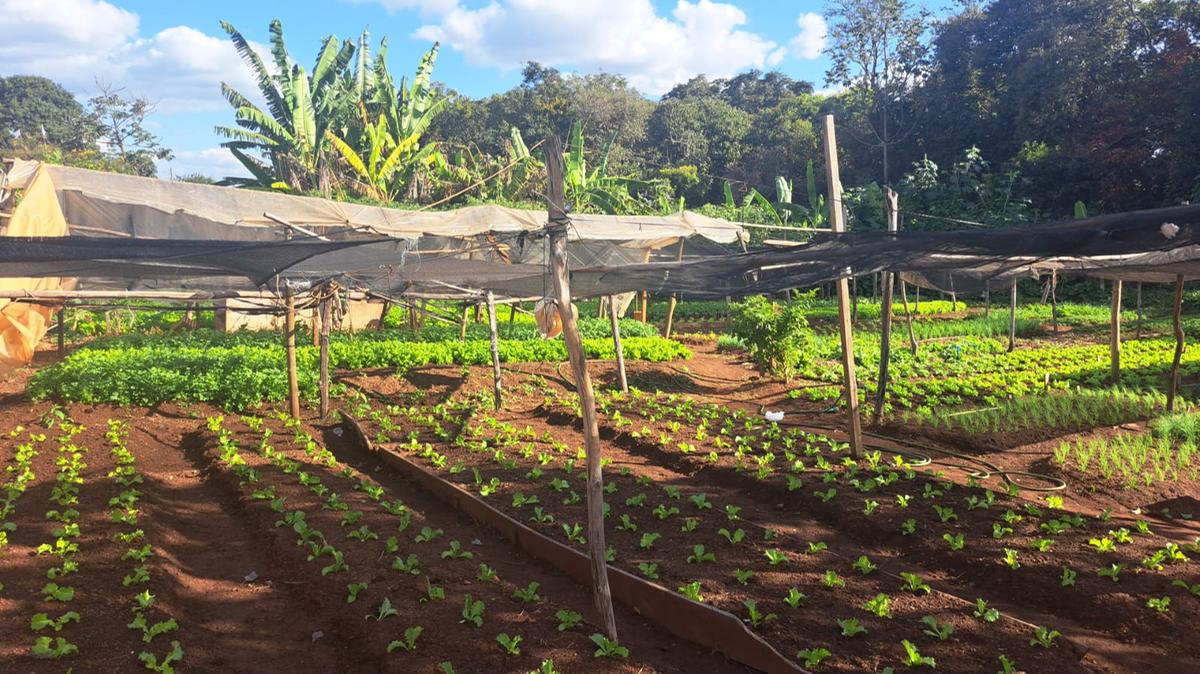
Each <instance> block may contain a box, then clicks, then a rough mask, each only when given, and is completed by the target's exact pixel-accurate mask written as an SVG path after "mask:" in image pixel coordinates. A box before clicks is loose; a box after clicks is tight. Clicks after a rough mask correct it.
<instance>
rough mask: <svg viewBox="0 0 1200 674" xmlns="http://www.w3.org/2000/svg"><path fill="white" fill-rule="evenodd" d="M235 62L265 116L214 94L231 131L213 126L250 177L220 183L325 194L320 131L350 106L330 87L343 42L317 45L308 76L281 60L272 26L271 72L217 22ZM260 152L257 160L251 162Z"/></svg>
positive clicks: (242, 101)
mask: <svg viewBox="0 0 1200 674" xmlns="http://www.w3.org/2000/svg"><path fill="white" fill-rule="evenodd" d="M221 27H222V28H223V29H224V30H225V32H226V33H227V34H228V35H229V38H230V40H231V41H232V42H233V44H234V46H235V47H236V48H237V51H238V53H239V54H240V55H241V57H242V60H243V61H245V62H246V64H247V66H249V68H250V70H251V72H252V73H253V75H254V78H255V80H256V82H257V84H258V88H259V93H261V94H262V97H263V98H264V99H265V100H266V110H265V111H264V110H263V109H261V108H259V107H258V106H257V105H255V104H254V103H253V102H251V101H250V100H249V99H248V98H247V97H246V96H244V95H243V94H242V93H240V92H238V91H237V90H235V89H234V88H232V87H230V86H229V85H228V84H227V83H225V82H222V83H221V93H222V94H223V95H224V96H225V99H226V100H227V101H229V104H230V105H231V106H233V108H234V120H235V123H236V126H234V127H226V126H218V127H216V133H217V134H218V135H220V136H222V137H224V138H227V139H229V140H227V141H226V142H224V143H222V146H223V147H226V148H229V150H230V151H231V152H232V153H233V156H234V157H235V158H237V159H238V161H239V162H241V164H242V165H243V166H245V167H246V169H247V170H248V171H249V172H250V173H251V175H252V176H253V178H248V179H247V178H226V179H225V180H224V181H223V183H224V184H232V185H244V186H257V187H271V188H277V189H279V188H286V189H291V190H300V191H306V190H311V189H314V188H320V189H322V191H325V192H328V191H329V174H328V165H327V163H326V155H327V151H328V148H329V143H328V141H327V140H326V135H325V131H326V130H327V129H328V128H330V126H331V124H333V123H334V122H335V120H337V119H339V118H342V117H344V115H345V113H346V112H347V109H348V107H349V104H350V103H351V101H350V100H349V99H348V97H346V96H345V95H344V91H343V89H342V88H341V87H339V86H337V82H338V79H339V75H340V73H341V72H342V71H343V70H344V69H345V68H346V66H347V64H348V63H349V62H350V59H351V58H352V56H353V54H354V44H353V43H352V42H350V41H349V40H347V41H345V42H342V43H340V44H339V42H338V40H337V38H336V37H335V36H332V35H331V36H329V37H326V38H325V39H324V40H322V43H321V49H320V51H319V52H318V54H317V59H316V62H315V64H314V66H313V69H312V73H311V74H310V73H309V72H308V71H306V70H305V69H304V68H303V67H301V66H300V65H299V64H296V63H294V62H293V61H292V59H291V58H290V57H289V55H288V51H287V46H286V44H285V43H284V38H283V26H282V24H280V22H279V21H278V20H276V21H272V22H271V25H270V33H271V39H270V42H271V56H272V57H273V59H274V72H272V71H271V70H268V69H267V66H266V65H265V64H264V63H263V61H262V58H261V57H259V55H258V53H257V52H255V51H254V49H253V48H251V46H250V44H249V42H248V41H247V40H246V38H245V37H244V36H243V35H242V34H241V33H240V32H238V30H237V29H236V28H234V27H233V25H232V24H230V23H228V22H221ZM250 152H256V153H258V154H260V155H261V156H262V157H263V158H264V159H263V160H259V159H257V158H255V157H253V156H251V154H250Z"/></svg>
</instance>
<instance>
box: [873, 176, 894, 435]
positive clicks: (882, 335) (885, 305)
mask: <svg viewBox="0 0 1200 674" xmlns="http://www.w3.org/2000/svg"><path fill="white" fill-rule="evenodd" d="M883 204H884V208H885V209H886V210H887V231H888V232H889V233H893V234H894V233H895V232H896V231H897V230H898V229H899V228H900V195H899V194H898V193H897V192H896V190H893V189H892V188H890V187H884V188H883ZM895 276H896V275H895V273H894V272H884V273H883V301H882V303H881V304H880V306H879V317H880V320H881V321H882V324H881V326H880V332H879V385H878V386H876V387H875V413H874V414H873V415H872V416H871V423H872V424H875V425H878V424H879V420H880V419H882V418H883V405H884V402H885V400H886V398H887V387H888V365H889V361H890V360H891V355H892V284H893V283H895Z"/></svg>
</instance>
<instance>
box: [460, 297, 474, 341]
mask: <svg viewBox="0 0 1200 674" xmlns="http://www.w3.org/2000/svg"><path fill="white" fill-rule="evenodd" d="M470 316H471V305H470V304H467V303H466V302H463V310H462V321H460V322H459V324H458V338H459V339H466V338H467V321H468V320H469V319H470Z"/></svg>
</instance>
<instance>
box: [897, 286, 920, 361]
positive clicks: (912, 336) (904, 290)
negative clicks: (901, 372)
mask: <svg viewBox="0 0 1200 674" xmlns="http://www.w3.org/2000/svg"><path fill="white" fill-rule="evenodd" d="M896 277H897V278H899V279H900V303H901V304H903V305H904V320H905V322H906V323H908V344H909V348H910V349H912V354H913V357H916V355H917V333H915V332H913V326H912V311H910V310H909V308H908V284H907V283H905V282H904V277H902V276H900V275H899V274H897V275H896ZM918 287H920V286H918Z"/></svg>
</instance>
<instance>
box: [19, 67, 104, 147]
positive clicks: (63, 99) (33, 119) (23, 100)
mask: <svg viewBox="0 0 1200 674" xmlns="http://www.w3.org/2000/svg"><path fill="white" fill-rule="evenodd" d="M91 122H92V120H91V119H90V118H89V117H88V115H87V113H85V112H84V109H83V106H82V105H80V104H79V101H76V100H75V97H74V96H72V95H71V93H70V92H69V91H67V90H66V89H64V88H63V87H62V86H61V85H59V84H57V83H55V82H53V81H51V80H48V79H46V78H45V77H35V76H30V75H13V76H12V77H0V147H3V148H5V149H9V150H11V149H16V148H18V147H20V146H26V147H28V146H30V145H36V144H39V143H48V144H50V145H53V146H55V147H58V148H61V149H63V150H68V151H69V150H83V149H85V148H89V147H92V145H93V144H94V142H95V138H96V128H95V126H94V125H93V124H92V123H91Z"/></svg>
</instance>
